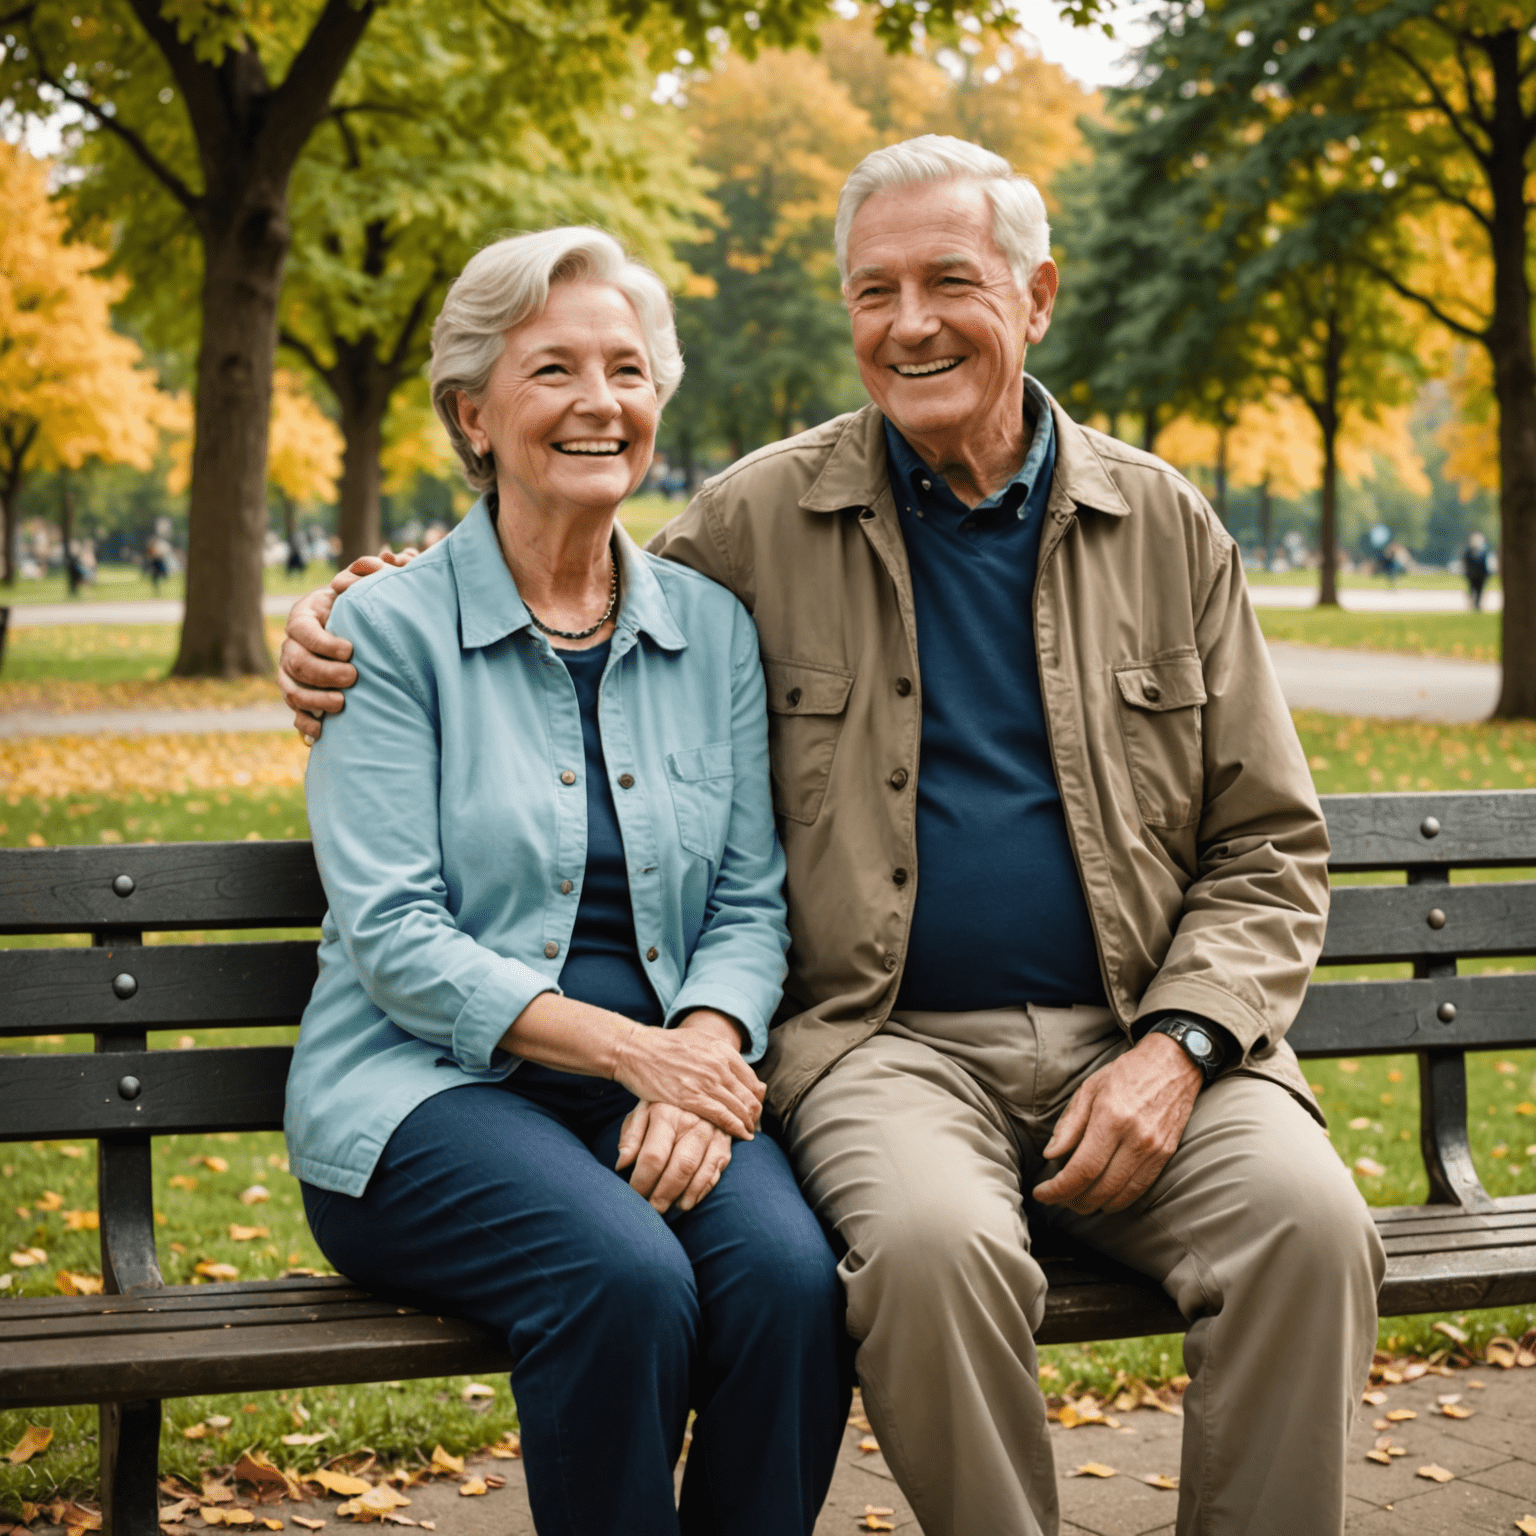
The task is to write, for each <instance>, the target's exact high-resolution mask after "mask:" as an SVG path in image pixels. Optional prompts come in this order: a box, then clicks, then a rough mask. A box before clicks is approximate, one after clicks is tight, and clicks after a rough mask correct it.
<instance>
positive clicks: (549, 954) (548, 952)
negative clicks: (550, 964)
mask: <svg viewBox="0 0 1536 1536" xmlns="http://www.w3.org/2000/svg"><path fill="white" fill-rule="evenodd" d="M559 953H560V946H559V945H558V944H556V943H555V941H554V940H553V939H551V940H550V941H549V943H548V944H546V945H545V946H544V958H545V959H546V960H553V959H554V958H555V956H556V955H558V954H559Z"/></svg>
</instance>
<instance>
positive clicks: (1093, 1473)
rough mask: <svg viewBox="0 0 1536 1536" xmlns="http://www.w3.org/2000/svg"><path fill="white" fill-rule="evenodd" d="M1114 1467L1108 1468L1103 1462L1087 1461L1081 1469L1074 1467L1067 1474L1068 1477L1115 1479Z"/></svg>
mask: <svg viewBox="0 0 1536 1536" xmlns="http://www.w3.org/2000/svg"><path fill="white" fill-rule="evenodd" d="M1115 1475H1116V1473H1115V1469H1114V1468H1113V1467H1106V1466H1105V1465H1104V1463H1103V1462H1102V1461H1085V1462H1084V1463H1083V1464H1082V1466H1080V1467H1073V1468H1072V1470H1071V1471H1070V1472H1068V1473H1067V1476H1068V1477H1114V1476H1115Z"/></svg>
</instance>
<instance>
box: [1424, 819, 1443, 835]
mask: <svg viewBox="0 0 1536 1536" xmlns="http://www.w3.org/2000/svg"><path fill="white" fill-rule="evenodd" d="M1419 831H1420V832H1422V833H1423V834H1424V836H1425V837H1439V835H1440V818H1439V817H1438V816H1426V817H1425V818H1424V820H1423V821H1421V822H1420V823H1419Z"/></svg>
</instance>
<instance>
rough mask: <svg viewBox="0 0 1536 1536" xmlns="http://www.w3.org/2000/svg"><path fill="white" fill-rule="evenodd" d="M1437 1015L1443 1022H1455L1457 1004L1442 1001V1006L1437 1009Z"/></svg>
mask: <svg viewBox="0 0 1536 1536" xmlns="http://www.w3.org/2000/svg"><path fill="white" fill-rule="evenodd" d="M1435 1017H1436V1018H1437V1019H1439V1020H1440V1022H1441V1023H1442V1024H1450V1023H1453V1022H1454V1021H1455V1018H1456V1004H1455V1003H1441V1004H1440V1006H1439V1007H1438V1008H1436V1009H1435Z"/></svg>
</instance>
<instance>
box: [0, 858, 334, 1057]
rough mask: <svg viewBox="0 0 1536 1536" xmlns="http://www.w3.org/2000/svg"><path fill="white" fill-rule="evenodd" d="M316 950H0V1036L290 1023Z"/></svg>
mask: <svg viewBox="0 0 1536 1536" xmlns="http://www.w3.org/2000/svg"><path fill="white" fill-rule="evenodd" d="M0 863H3V860H0ZM317 955H318V951H317V947H316V946H315V945H314V944H313V943H311V942H309V941H308V940H303V939H295V940H289V941H285V942H279V943H252V944H239V943H236V944H152V945H142V946H141V945H134V946H130V947H125V948H120V949H7V950H0V997H4V998H5V1010H4V1015H3V1017H0V1036H23V1035H62V1034H71V1033H78V1032H82V1031H94V1030H101V1029H133V1030H143V1029H165V1028H171V1027H191V1026H193V1025H215V1026H218V1027H219V1028H226V1029H227V1028H232V1027H238V1026H240V1025H247V1026H254V1025H263V1024H297V1023H298V1022H299V1017H300V1015H301V1014H302V1013H303V1012H304V1009H305V1008H306V1007H307V1006H308V1004H309V994H310V991H311V989H312V988H313V987H314V985H315V977H316V975H317V974H318V973H319V972H318V967H319V961H318V958H317ZM119 976H131V977H132V978H133V981H134V985H135V987H136V990H135V991H134V992H133V994H132V996H130V997H127V998H122V997H119V996H118V995H117V993H116V992H115V991H114V990H113V982H114V981H115V979H116V978H117V977H119Z"/></svg>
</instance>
